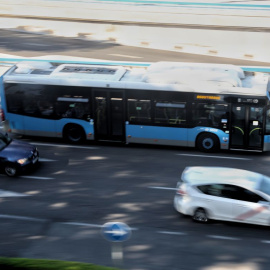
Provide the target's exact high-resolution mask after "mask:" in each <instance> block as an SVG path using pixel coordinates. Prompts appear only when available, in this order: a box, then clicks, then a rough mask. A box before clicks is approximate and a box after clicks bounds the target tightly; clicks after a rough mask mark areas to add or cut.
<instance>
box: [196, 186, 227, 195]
mask: <svg viewBox="0 0 270 270" xmlns="http://www.w3.org/2000/svg"><path fill="white" fill-rule="evenodd" d="M197 188H198V189H199V190H200V191H201V192H203V193H204V194H206V195H211V196H217V197H222V189H223V185H221V184H214V185H202V186H197Z"/></svg>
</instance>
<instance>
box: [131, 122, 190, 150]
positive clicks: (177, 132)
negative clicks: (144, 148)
mask: <svg viewBox="0 0 270 270" xmlns="http://www.w3.org/2000/svg"><path fill="white" fill-rule="evenodd" d="M187 133H188V132H187V128H176V127H158V126H143V125H130V124H126V142H127V143H145V144H160V145H176V146H187Z"/></svg>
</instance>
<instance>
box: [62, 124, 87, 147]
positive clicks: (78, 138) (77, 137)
mask: <svg viewBox="0 0 270 270" xmlns="http://www.w3.org/2000/svg"><path fill="white" fill-rule="evenodd" d="M64 138H65V139H66V141H68V142H69V143H73V144H76V143H81V142H83V141H84V140H85V133H84V131H83V129H82V128H81V127H80V126H79V125H68V126H66V127H65V129H64Z"/></svg>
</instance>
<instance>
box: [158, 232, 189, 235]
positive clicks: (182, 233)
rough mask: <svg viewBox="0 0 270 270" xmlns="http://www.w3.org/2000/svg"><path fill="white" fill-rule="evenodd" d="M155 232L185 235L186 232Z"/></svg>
mask: <svg viewBox="0 0 270 270" xmlns="http://www.w3.org/2000/svg"><path fill="white" fill-rule="evenodd" d="M157 233H162V234H171V235H187V233H184V232H168V231H158V232H157Z"/></svg>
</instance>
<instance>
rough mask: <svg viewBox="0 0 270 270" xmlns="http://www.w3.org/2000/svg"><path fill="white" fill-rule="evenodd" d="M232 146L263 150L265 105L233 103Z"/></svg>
mask: <svg viewBox="0 0 270 270" xmlns="http://www.w3.org/2000/svg"><path fill="white" fill-rule="evenodd" d="M230 148H231V149H239V150H240V149H242V150H258V151H261V150H262V148H263V107H258V106H249V105H238V104H237V105H234V104H233V105H232V113H231V130H230Z"/></svg>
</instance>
